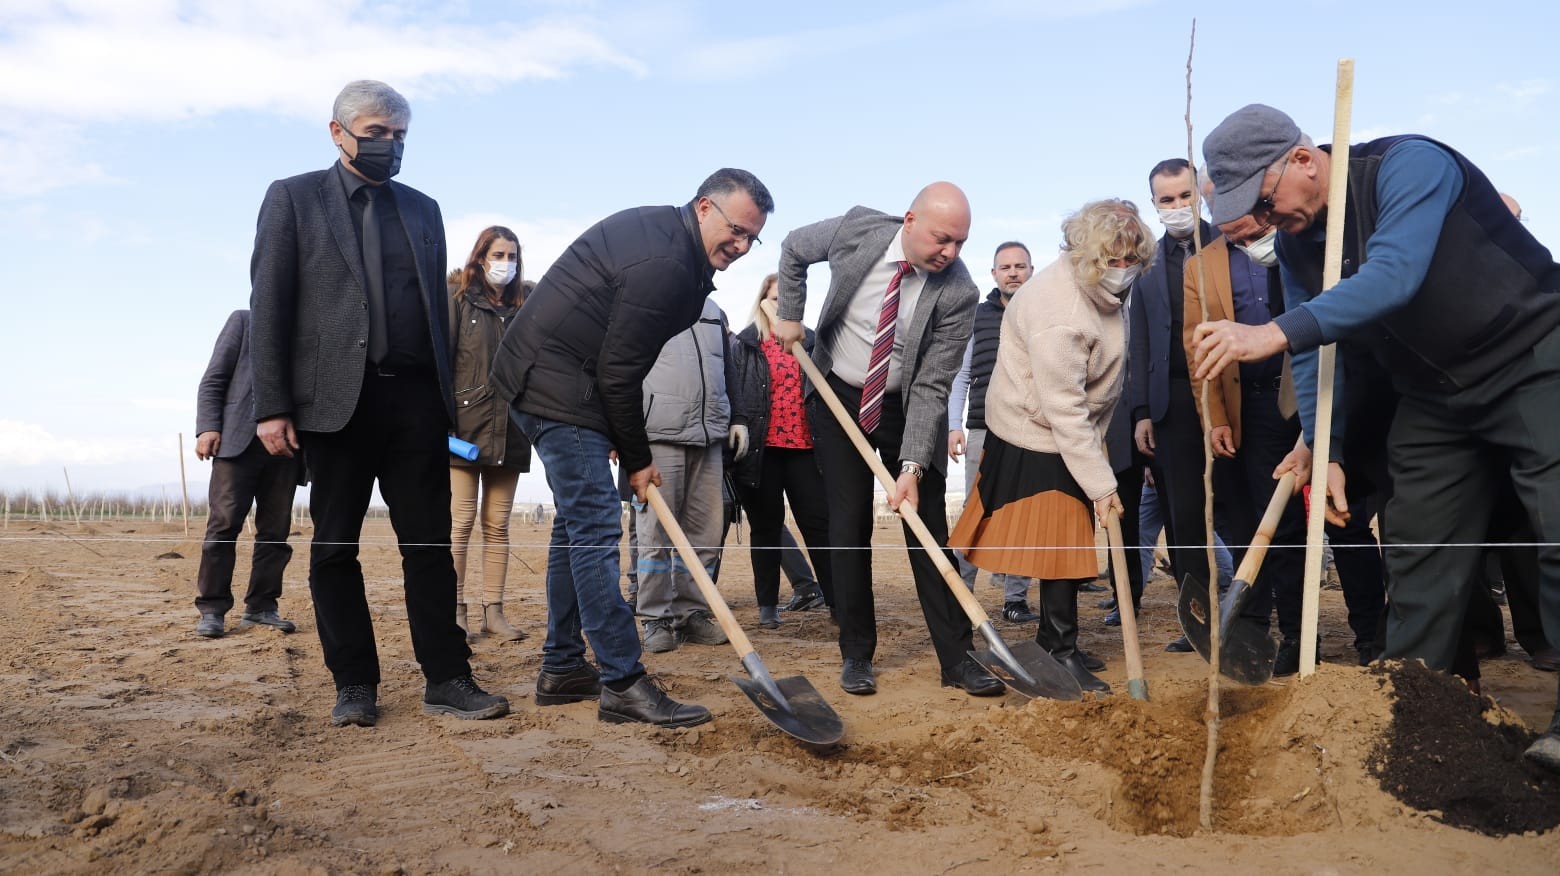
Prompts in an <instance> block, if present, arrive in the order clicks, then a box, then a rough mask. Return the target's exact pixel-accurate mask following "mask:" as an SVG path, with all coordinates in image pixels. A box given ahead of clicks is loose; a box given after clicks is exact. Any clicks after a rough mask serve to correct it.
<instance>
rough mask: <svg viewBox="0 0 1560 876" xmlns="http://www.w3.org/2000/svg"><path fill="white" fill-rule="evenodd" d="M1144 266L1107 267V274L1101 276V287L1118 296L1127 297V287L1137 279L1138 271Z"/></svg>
mask: <svg viewBox="0 0 1560 876" xmlns="http://www.w3.org/2000/svg"><path fill="white" fill-rule="evenodd" d="M1142 267H1143V266H1142V265H1133V266H1132V267H1130V268H1106V269H1105V274H1104V275H1103V276H1101V277H1100V288H1101V289H1104V290H1105V291H1106V292H1109V293H1110V294H1112V295H1114V296H1116V297H1117V298H1125V297H1127V287H1129V286H1131V285H1132V281H1133V280H1136V279H1137V275H1138V271H1140V270H1142Z"/></svg>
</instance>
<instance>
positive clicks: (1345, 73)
mask: <svg viewBox="0 0 1560 876" xmlns="http://www.w3.org/2000/svg"><path fill="white" fill-rule="evenodd" d="M1353 114H1354V59H1353V58H1343V59H1341V60H1339V61H1338V83H1337V89H1336V95H1335V97H1334V99H1333V141H1332V156H1331V158H1330V159H1329V161H1330V162H1331V174H1330V176H1329V179H1328V181H1327V244H1326V249H1325V251H1324V255H1323V260H1322V292H1323V293H1324V294H1325V293H1326V292H1327V290H1328V289H1331V288H1332V287H1334V286H1336V285H1338V280H1339V278H1340V277H1342V276H1343V233H1344V232H1343V220H1344V214H1345V212H1346V211H1345V209H1344V207H1345V205H1346V203H1347V201H1348V197H1349V125H1350V122H1351V120H1352V116H1353ZM1336 355H1337V351H1336V349H1335V348H1334V346H1333V345H1332V344H1328V345H1326V346H1325V347H1322V349H1321V351H1320V352H1319V353H1318V354H1317V357H1316V435H1315V437H1314V438H1313V439H1312V441H1311V512H1310V515H1309V516H1308V517H1307V519H1306V530H1305V590H1304V594H1303V596H1302V598H1301V608H1300V677H1301V678H1306V677H1308V676H1310V675H1311V674H1312V673H1314V672H1316V627H1317V614H1318V612H1319V611H1320V610H1321V603H1322V524H1323V523H1324V522H1326V513H1327V463H1328V456H1329V454H1330V453H1331V452H1332V412H1333V369H1334V362H1335V357H1336Z"/></svg>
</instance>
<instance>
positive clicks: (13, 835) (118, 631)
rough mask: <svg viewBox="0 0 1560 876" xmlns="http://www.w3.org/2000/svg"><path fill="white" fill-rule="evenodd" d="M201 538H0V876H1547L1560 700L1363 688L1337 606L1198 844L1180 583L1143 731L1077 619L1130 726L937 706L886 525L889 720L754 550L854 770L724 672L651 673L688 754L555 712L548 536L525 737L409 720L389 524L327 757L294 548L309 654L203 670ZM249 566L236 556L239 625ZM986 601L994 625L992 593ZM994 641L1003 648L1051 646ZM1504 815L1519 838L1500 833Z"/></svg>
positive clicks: (1155, 596) (1540, 692)
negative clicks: (847, 684)
mask: <svg viewBox="0 0 1560 876" xmlns="http://www.w3.org/2000/svg"><path fill="white" fill-rule="evenodd" d="M182 532H183V530H182V527H180V526H177V525H173V526H169V525H165V524H160V523H144V522H138V523H129V522H126V523H121V524H113V523H108V524H91V525H88V526H86V527H83V528H81V529H76V528H74V527H71V526H68V525H67V526H58V525H55V526H47V525H40V524H37V523H31V524H22V523H18V522H16V521H12V523H11V526H10V528H9V529H8V530H6V531H5V532H3V533H0V872H5V873H93V874H119V873H126V874H128V873H198V872H241V873H274V874H327V873H370V874H392V873H464V872H469V873H504V872H514V873H641V872H660V873H736V872H758V873H916V874H919V873H925V874H943V873H956V874H977V873H991V874H1007V873H1052V872H1097V873H1151V872H1152V873H1159V872H1188V873H1197V874H1202V876H1215V874H1250V873H1263V874H1274V876H1277V874H1289V873H1413V874H1431V873H1452V872H1471V871H1475V870H1485V869H1490V870H1495V871H1497V872H1501V873H1504V874H1527V873H1532V874H1553V873H1556V872H1560V830H1557V829H1555V828H1554V827H1553V824H1554V821H1555V820H1556V819H1560V780H1553V779H1550V778H1546V777H1544V776H1540V775H1537V774H1536V773H1533V772H1531V771H1526V772H1525V771H1524V768H1523V766H1522V765H1521V763H1520V761H1519V760H1518V761H1513V760H1512V757H1511V752H1512V751H1513V750H1515V751H1520V748H1519V747H1516V748H1514V746H1520V744H1521V743H1522V741H1523V740H1524V739H1526V738H1527V737H1528V734H1529V733H1530V732H1531V729H1533V728H1541V727H1542V726H1543V724H1544V722H1547V719H1548V717H1549V709H1550V708H1552V703H1553V696H1554V691H1555V677H1554V676H1553V675H1547V674H1544V673H1541V672H1538V671H1537V670H1534V669H1532V668H1531V667H1530V666H1528V664H1527V663H1526V662H1525V661H1524V660H1523V659H1522V658H1521V656H1520V651H1519V650H1517V649H1516V645H1515V643H1514V642H1513V643H1510V648H1511V656H1507V657H1503V658H1499V659H1496V660H1493V661H1490V662H1488V663H1486V664H1485V667H1484V690H1485V693H1486V694H1487V695H1491V696H1493V698H1494V700H1495V701H1496V702H1497V703H1498V705H1496V704H1495V703H1492V702H1490V701H1489V698H1488V697H1486V700H1485V701H1484V702H1482V703H1481V701H1480V700H1478V699H1477V698H1475V697H1473V696H1472V695H1471V694H1467V693H1466V692H1465V690H1463V689H1461V688H1459V687H1457V685H1458V682H1455V681H1453V680H1450V679H1445V678H1443V677H1440V676H1430V675H1429V674H1428V673H1423V672H1414V671H1412V670H1411V669H1410V668H1398V669H1394V670H1390V671H1382V670H1379V669H1361V668H1358V667H1356V666H1355V665H1354V652H1353V649H1352V647H1350V641H1351V638H1352V637H1351V635H1350V633H1349V631H1348V628H1347V626H1346V624H1345V623H1344V609H1343V604H1342V598H1341V595H1340V594H1339V593H1338V592H1337V591H1335V590H1333V591H1324V593H1323V609H1322V611H1323V614H1322V623H1321V629H1322V634H1323V643H1322V652H1321V653H1322V656H1323V659H1324V661H1325V662H1324V664H1323V665H1322V666H1321V667H1320V668H1319V671H1318V672H1317V674H1316V675H1315V676H1314V677H1312V678H1310V679H1308V680H1306V681H1303V682H1300V681H1295V680H1292V679H1291V680H1280V682H1276V683H1272V684H1269V685H1267V686H1264V687H1261V688H1235V687H1227V688H1226V689H1225V692H1224V696H1223V703H1224V726H1223V733H1222V743H1223V744H1222V749H1221V753H1220V757H1219V770H1218V775H1217V782H1216V797H1217V804H1216V809H1215V819H1214V820H1215V830H1214V831H1212V832H1211V833H1204V832H1200V831H1198V829H1197V796H1198V795H1197V784H1198V777H1199V774H1200V771H1201V768H1202V761H1203V750H1204V746H1205V744H1206V735H1205V730H1204V726H1203V718H1202V714H1203V708H1204V702H1205V699H1206V691H1207V681H1206V678H1207V666H1206V664H1205V663H1203V662H1202V661H1201V660H1199V659H1198V658H1197V657H1196V656H1195V655H1183V654H1168V653H1165V652H1164V651H1163V646H1164V643H1165V642H1166V641H1168V640H1169V639H1170V638H1172V637H1173V636H1174V635H1175V633H1176V632H1177V630H1176V628H1175V620H1174V603H1173V598H1174V592H1173V588H1172V587H1171V585H1170V582H1169V581H1168V579H1163V578H1161V579H1158V580H1156V581H1154V582H1153V583H1151V584H1150V587H1149V591H1148V594H1147V597H1146V601H1145V609H1144V617H1143V618H1142V621H1141V623H1142V642H1143V648H1144V657H1145V662H1146V675H1147V678H1148V684H1149V690H1150V694H1151V701H1150V702H1138V701H1134V700H1131V699H1129V698H1127V697H1126V695H1125V674H1124V670H1123V661H1122V659H1121V654H1122V648H1121V639H1120V633H1119V632H1118V631H1117V630H1116V629H1114V628H1108V627H1105V626H1103V625H1102V623H1101V618H1102V617H1103V615H1104V611H1103V610H1101V609H1098V608H1097V607H1096V605H1095V603H1096V602H1097V597H1093V596H1090V595H1083V596H1081V597H1080V600H1081V601H1080V604H1081V606H1082V615H1083V634H1082V644H1083V645H1084V646H1085V647H1086V648H1088V649H1089V650H1091V651H1093V652H1094V653H1096V654H1098V655H1100V656H1101V657H1104V658H1105V659H1106V660H1107V661H1108V663H1109V668H1108V669H1107V670H1106V672H1104V673H1103V676H1104V678H1106V680H1108V681H1110V682H1111V683H1112V684H1113V685H1114V687H1115V689H1116V690H1117V691H1118V693H1117V694H1116V695H1115V696H1112V697H1109V698H1105V699H1101V700H1090V701H1085V702H1079V703H1058V702H1050V701H1043V700H1036V701H1033V702H1027V701H1025V700H1024V699H1023V698H1021V697H1020V696H1018V695H1017V694H1011V693H1010V694H1008V695H1007V696H1005V697H1002V698H997V699H974V698H971V697H968V696H966V695H964V694H963V693H962V692H959V691H957V690H952V689H947V688H943V687H940V686H939V684H938V681H939V678H938V671H937V666H936V663H935V660H934V659H933V656H932V652H931V647H930V642H929V640H928V637H927V634H926V629H925V624H924V622H923V621H922V619H921V617H920V610H919V607H918V605H917V603H916V599H915V594H914V588H913V586H912V584H911V582H910V579H909V572H908V563H907V562H906V559H905V554H904V551H903V550H902V549H900V548H898V547H895V546H897V545H902V544H903V539H902V537H901V535H900V530H899V527H898V526H897V525H893V526H883V527H880V528H879V530H878V533H877V544H878V545H879V547H880V548H882V549H881V550H879V552H878V553H877V554H876V555H875V561H874V564H875V567H876V573H875V577H876V580H877V604H878V612H879V619H878V620H879V629H880V646H879V651H878V659H877V666H878V668H879V690H880V692H879V693H878V694H877V695H876V696H871V697H851V696H848V695H846V694H844V693H843V692H841V691H840V690H839V687H838V683H837V678H838V673H839V655H838V651H837V649H836V647H835V644H834V640H833V637H834V629H835V628H834V627H833V626H832V625H831V624H830V623H829V621H828V617H827V615H826V614H825V613H823V612H819V611H814V612H809V613H804V614H796V615H790V614H786V615H783V618H784V623H783V624H782V625H781V627H780V628H779V629H778V630H774V631H768V630H758V629H756V623H755V621H756V614H757V611H756V607H755V605H754V601H753V592H752V585H751V577H750V568H751V567H750V564H749V562H748V557H747V551H746V548H745V547H742V546H736V545H732V546H729V547H728V551H727V554H726V559H725V563H724V567H723V570H722V580H721V589H722V592H723V593H724V594H725V595H726V597H727V599H728V600H729V602H730V604H731V605H732V607H733V609H734V610H735V611H736V613H737V616H738V617H739V618H740V619H741V620H742V621H743V623H744V624H745V625H748V629H749V633H750V635H751V636H752V638H753V640H754V644H755V645H756V647H757V648H758V650H759V653H760V654H761V655H762V656H763V658H764V660H765V662H766V663H767V664H768V666H769V668H770V669H771V670H772V671H773V672H774V673H775V674H776V675H793V674H801V675H804V676H806V677H807V678H808V679H810V680H811V681H812V682H813V683H814V684H815V685H816V686H817V688H818V689H819V691H820V692H822V694H823V696H824V698H825V699H827V700H828V701H829V703H830V704H831V705H832V706H833V707H834V708H835V709H836V710H837V711H838V712H839V714H840V715H841V716H842V717H843V718H844V720H845V724H846V737H845V740H844V742H843V743H842V744H841V745H839V746H836V747H834V748H832V749H830V750H827V751H818V750H813V749H809V748H807V747H805V746H803V745H801V744H799V743H797V742H795V741H794V740H792V739H790V738H789V737H786V736H784V735H782V734H781V733H780V732H779V731H778V730H776V729H774V728H773V727H772V726H771V725H770V724H769V723H768V722H766V721H765V720H764V719H763V718H762V717H761V716H760V715H759V714H758V713H757V712H756V711H755V710H754V709H753V707H752V706H751V704H750V703H749V702H748V701H747V699H746V698H745V697H743V696H742V694H741V693H740V692H739V691H738V690H737V688H736V687H735V686H734V685H732V684H731V683H730V682H729V681H727V680H726V676H728V675H730V674H733V673H741V668H740V666H739V665H738V663H737V661H736V658H735V655H734V653H733V652H732V650H731V649H730V648H728V647H724V646H722V647H715V648H712V647H700V646H696V645H684V646H682V647H681V648H680V649H678V650H677V651H675V652H672V653H669V654H662V655H653V654H652V655H646V656H647V659H646V663H647V665H648V667H649V668H650V671H651V672H652V673H653V674H654V675H655V676H657V677H658V678H659V680H660V681H661V683H662V684H664V685H665V686H666V687H667V689H668V690H669V691H671V692H672V694H673V695H674V696H677V697H679V698H683V699H687V700H692V701H696V702H700V703H703V704H706V705H708V706H709V707H710V708H711V709H712V710H713V711H714V713H715V720H714V721H713V722H712V723H710V724H706V725H704V726H702V727H698V728H693V729H688V730H676V731H666V730H657V729H652V728H644V727H630V726H614V725H606V724H601V723H598V722H597V721H596V717H595V705H594V703H580V704H576V705H569V706H556V707H546V708H542V707H538V706H536V705H535V703H534V702H533V701H532V689H533V685H534V683H535V678H536V672H537V669H538V667H539V665H540V660H541V658H540V650H541V639H542V635H543V625H544V621H545V604H544V601H543V598H542V581H541V578H540V576H539V574H537V572H538V571H539V570H541V569H542V568H543V567H544V565H545V557H544V554H545V548H544V545H545V542H546V534H545V530H544V528H543V527H541V526H537V525H533V524H521V523H518V522H517V524H516V526H515V529H514V531H513V533H512V537H513V540H514V541H515V542H517V543H520V545H521V546H519V547H517V548H516V549H515V555H516V557H518V559H519V561H518V562H512V563H511V566H510V586H509V598H508V601H507V611H508V615H509V617H510V619H511V620H512V621H514V622H515V623H516V625H517V626H520V627H521V628H523V629H525V630H526V631H528V632H529V633H530V634H531V635H530V637H529V638H528V639H526V640H524V641H521V642H514V643H499V642H495V641H493V640H492V639H483V640H479V641H478V642H477V643H476V644H475V645H474V646H473V648H474V650H475V652H476V653H475V656H474V658H473V666H474V669H475V672H476V675H477V677H478V679H479V680H480V681H481V682H483V683H484V684H485V685H486V686H487V687H488V688H489V689H490V690H494V691H496V692H500V693H503V694H505V695H507V696H508V697H509V698H510V701H511V703H512V704H513V714H511V715H510V716H509V717H507V718H504V719H500V720H496V721H471V722H463V721H457V720H453V719H448V718H430V717H426V716H424V715H423V714H422V712H421V696H422V678H421V676H420V674H419V672H418V670H417V666H416V663H415V662H414V660H413V659H412V652H411V643H410V639H409V636H408V633H407V627H406V613H405V608H404V605H403V604H402V599H401V594H400V578H399V575H400V564H399V558H398V555H397V554H396V553H395V550H394V547H393V545H391V544H390V542H391V540H392V539H391V538H390V535H389V532H388V528H387V527H386V525H385V524H384V523H383V522H382V521H379V522H374V523H372V524H371V525H370V526H369V528H368V530H367V532H366V534H365V548H364V551H363V564H364V570H365V573H366V575H367V578H368V582H369V595H370V602H371V604H372V606H373V609H374V613H375V623H376V628H377V631H378V637H379V649H380V659H381V662H382V664H383V669H384V683H383V684H382V685H381V688H380V703H381V709H382V717H381V719H380V722H379V725H378V726H377V727H374V728H371V729H364V728H356V727H348V728H340V729H338V728H332V727H331V726H329V723H328V720H327V716H328V713H329V710H330V707H331V705H332V704H333V702H334V692H333V690H332V686H331V681H330V677H329V675H328V673H327V672H326V670H325V667H324V664H323V662H322V660H321V657H320V650H319V642H318V639H317V638H316V632H315V624H314V619H313V609H312V605H311V603H310V600H309V595H308V587H307V583H306V580H307V560H308V543H307V539H308V530H307V527H305V528H304V530H303V532H302V534H301V535H300V536H295V537H294V540H293V543H294V545H295V546H296V554H295V555H294V558H293V563H292V565H291V566H290V567H289V568H288V572H287V592H286V594H285V595H284V597H283V601H282V613H283V615H284V616H286V617H290V618H292V619H293V620H295V621H297V622H298V624H299V627H300V629H299V631H298V632H297V633H296V634H293V635H282V634H280V633H277V632H276V631H274V630H271V629H267V628H255V629H251V630H247V631H243V632H235V631H234V630H233V628H234V626H235V624H236V621H237V619H238V612H237V611H235V612H234V613H232V614H230V615H229V633H228V635H227V636H226V637H224V638H222V639H217V640H206V639H201V638H198V637H196V636H195V635H194V624H195V621H196V620H197V615H196V612H195V610H194V608H193V605H192V600H193V598H194V585H193V581H194V578H195V570H196V567H197V564H198V562H199V553H200V550H199V540H198V537H196V538H189V539H186V538H184V537H183V534H182ZM170 553H172V554H178V555H179V556H178V557H165V558H160V555H165V554H170ZM248 553H249V552H248V549H247V547H246V546H244V545H242V544H241V546H240V549H239V569H240V574H239V580H238V581H237V582H236V589H237V590H238V591H239V592H240V593H241V592H242V587H243V582H244V574H245V570H246V569H247V560H248ZM473 562H474V565H475V556H474V557H473ZM977 594H978V596H979V597H980V599H981V600H982V602H983V603H984V604H985V605H986V606H987V608H988V610H990V611H991V612H993V614H994V615H995V614H996V612H998V611H999V610H1000V608H1001V604H1000V600H1001V595H1000V593H998V592H997V591H996V590H995V589H993V588H991V587H990V586H989V585H988V584H987V583H986V582H985V578H984V576H982V579H981V584H980V586H979V589H978V591H977ZM998 627H999V628H1000V629H1001V630H1002V631H1003V633H1004V635H1006V636H1007V638H1008V639H1009V640H1010V641H1018V640H1020V639H1021V638H1023V637H1026V636H1032V635H1033V633H1034V629H1033V625H1023V626H1020V625H1014V624H1006V623H1004V622H1002V621H998ZM1405 691H1411V692H1412V697H1413V699H1412V700H1407V699H1405V697H1407V696H1409V694H1405V693H1404V692H1405ZM1524 724H1525V725H1526V727H1525V728H1524V727H1523V725H1524ZM1426 728H1431V729H1435V728H1449V731H1448V732H1447V733H1444V734H1441V735H1439V736H1437V735H1435V734H1433V733H1430V734H1427V733H1424V732H1419V731H1424V730H1425V729H1426ZM1410 731H1415V732H1410ZM1451 731H1455V732H1451ZM1416 734H1417V735H1416ZM1492 764H1493V766H1491V765H1492ZM1472 765H1477V767H1478V770H1479V776H1469V775H1468V772H1469V769H1470V768H1471V766H1472ZM1480 776H1482V779H1481V782H1482V783H1478V782H1473V779H1474V778H1479V777H1480ZM1443 780H1446V781H1443ZM1384 784H1385V786H1386V787H1388V788H1389V789H1391V791H1390V792H1389V791H1388V790H1383V785H1384ZM1442 787H1445V788H1447V789H1448V790H1445V791H1441V790H1438V789H1440V788H1442ZM1481 795H1483V796H1481ZM1400 798H1402V799H1400ZM1497 798H1498V799H1497ZM1403 799H1410V800H1413V801H1415V802H1414V805H1410V804H1408V803H1405V802H1403ZM1496 807H1506V809H1502V810H1500V811H1501V812H1503V813H1504V812H1506V810H1508V809H1509V810H1511V811H1512V813H1513V815H1514V818H1515V820H1505V821H1502V820H1498V819H1491V818H1486V817H1484V814H1485V813H1488V812H1491V811H1494V809H1495V808H1496ZM1469 812H1471V813H1473V817H1472V818H1471V819H1470V818H1469V817H1464V816H1466V815H1467V814H1468V813H1469ZM1550 812H1553V813H1556V816H1555V819H1548V820H1547V824H1548V826H1547V827H1544V826H1542V825H1543V824H1544V822H1545V821H1546V819H1545V818H1544V817H1543V816H1544V815H1545V814H1547V813H1550ZM1533 813H1537V818H1536V820H1534V819H1533V818H1528V817H1527V816H1528V815H1531V814H1533ZM1524 819H1525V820H1524ZM1457 824H1463V825H1468V826H1466V827H1459V826H1454V825H1457ZM1502 834H1504V835H1502Z"/></svg>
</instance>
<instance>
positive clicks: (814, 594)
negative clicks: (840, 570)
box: [785, 584, 824, 611]
mask: <svg viewBox="0 0 1560 876" xmlns="http://www.w3.org/2000/svg"><path fill="white" fill-rule="evenodd" d="M823 604H824V603H823V591H822V590H820V589H818V586H817V585H816V584H815V585H813V586H811V587H803V588H802V589H800V590H797V591H796V592H794V593H792V594H791V601H790V602H787V603H786V604H785V610H786V611H812V610H813V609H815V608H821V607H822V606H823Z"/></svg>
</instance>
